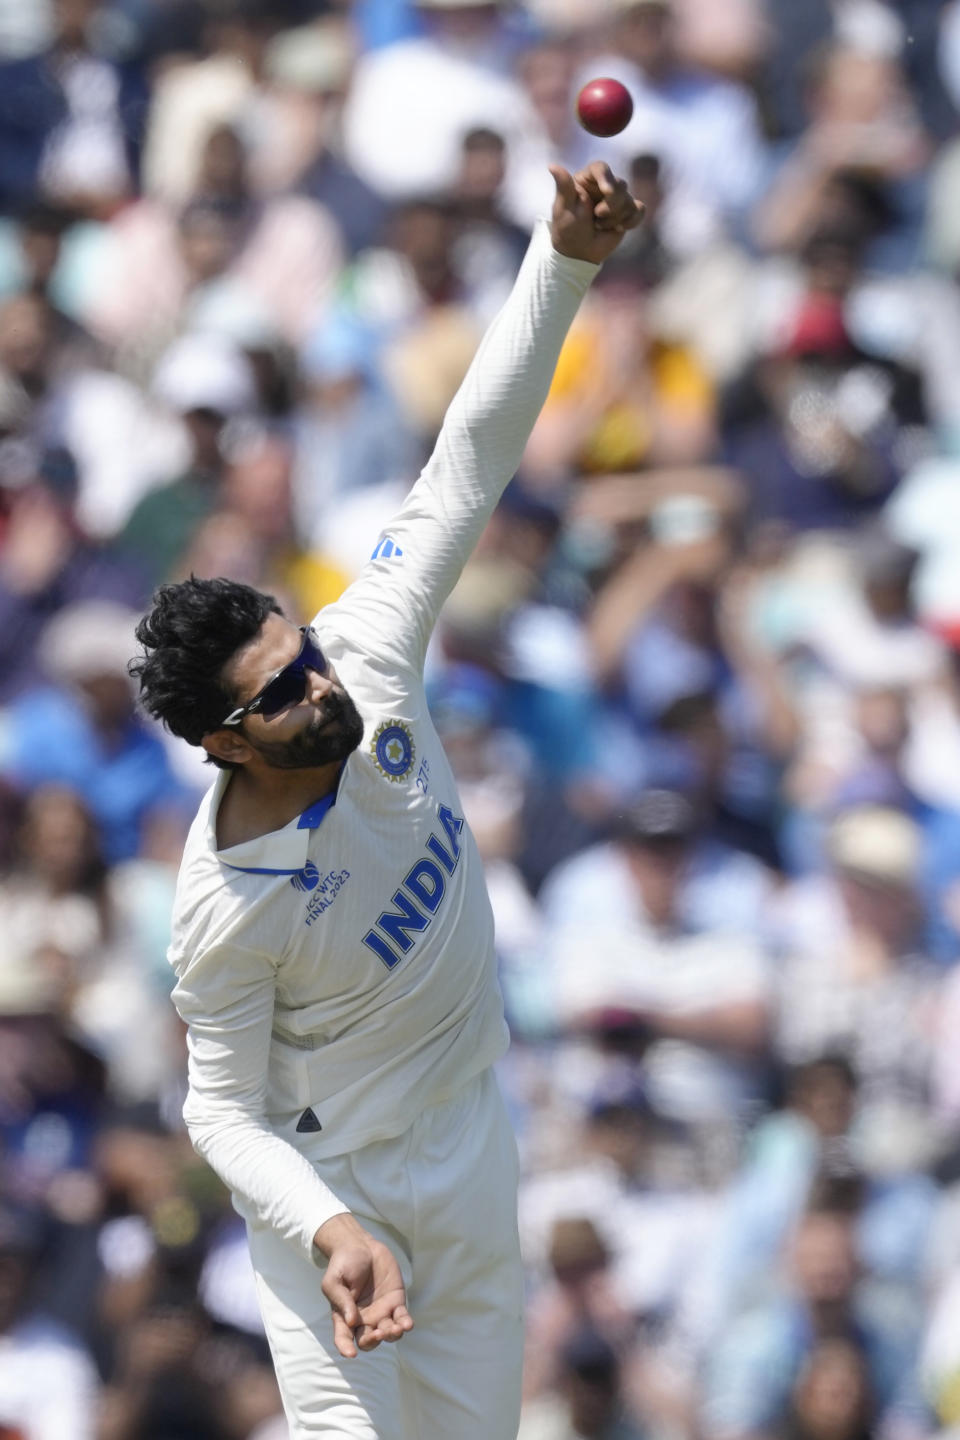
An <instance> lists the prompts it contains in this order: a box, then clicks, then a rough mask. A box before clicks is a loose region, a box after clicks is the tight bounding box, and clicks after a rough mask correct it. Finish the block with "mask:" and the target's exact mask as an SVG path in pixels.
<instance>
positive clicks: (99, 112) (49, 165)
mask: <svg viewBox="0 0 960 1440" xmlns="http://www.w3.org/2000/svg"><path fill="white" fill-rule="evenodd" d="M104 8H105V7H104V0H55V3H54V5H53V17H54V33H53V36H52V40H51V43H50V45H49V47H47V48H45V49H43V50H42V51H40V53H39V54H37V55H28V56H25V57H23V58H20V59H16V60H9V61H7V62H6V64H5V65H3V66H2V68H0V94H2V96H3V100H2V102H0V103H2V109H0V175H2V182H0V206H2V208H3V209H4V211H5V212H6V213H10V212H11V211H13V210H17V209H19V208H20V207H22V206H24V205H25V204H26V205H28V204H30V203H31V202H32V201H34V200H36V199H37V198H40V197H43V198H46V199H48V200H52V201H55V202H57V203H60V204H71V205H76V206H77V207H78V208H80V209H82V210H84V211H86V212H87V213H90V214H94V215H106V214H109V213H110V211H111V210H112V209H114V208H115V207H116V206H117V204H118V203H120V202H121V201H123V200H125V199H126V198H127V197H128V196H129V195H130V193H131V192H132V191H133V189H134V185H135V179H136V175H137V169H138V164H139V151H140V146H141V143H142V139H143V128H144V121H145V114H146V107H147V101H148V94H147V90H146V85H145V82H144V76H143V74H142V72H141V71H140V70H139V68H138V67H136V66H135V65H130V64H118V63H117V62H116V61H114V60H113V59H111V58H110V57H109V56H108V55H104V54H102V53H100V51H99V48H98V46H97V43H96V38H95V33H96V26H95V21H96V19H97V18H98V15H101V16H102V12H103V10H104Z"/></svg>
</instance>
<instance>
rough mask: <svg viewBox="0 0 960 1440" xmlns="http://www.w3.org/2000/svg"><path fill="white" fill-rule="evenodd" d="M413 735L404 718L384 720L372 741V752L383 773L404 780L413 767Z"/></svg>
mask: <svg viewBox="0 0 960 1440" xmlns="http://www.w3.org/2000/svg"><path fill="white" fill-rule="evenodd" d="M415 753H416V752H415V751H414V748H413V736H412V735H411V733H410V729H409V727H408V726H406V725H404V723H403V721H402V720H384V721H383V723H382V724H381V725H378V726H377V731H376V734H375V735H374V737H373V739H372V740H371V741H370V754H371V755H372V756H373V759H374V764H375V765H376V767H377V769H378V770H379V771H380V774H381V775H386V777H387V779H388V780H402V779H403V778H404V776H406V775H409V774H410V771H411V770H412V769H413V757H414V754H415Z"/></svg>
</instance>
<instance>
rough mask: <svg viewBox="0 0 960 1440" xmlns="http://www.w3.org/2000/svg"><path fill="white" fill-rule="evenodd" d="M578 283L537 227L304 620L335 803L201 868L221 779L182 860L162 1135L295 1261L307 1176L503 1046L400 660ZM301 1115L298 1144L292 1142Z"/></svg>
mask: <svg viewBox="0 0 960 1440" xmlns="http://www.w3.org/2000/svg"><path fill="white" fill-rule="evenodd" d="M596 269H597V267H596V266H594V265H590V264H588V263H586V262H585V261H580V260H571V259H569V258H567V257H565V256H562V255H560V254H559V253H558V252H557V251H555V250H554V249H553V246H552V244H551V241H550V232H549V229H548V227H547V226H546V225H545V224H543V223H542V222H541V223H540V224H539V225H538V227H537V230H536V232H535V234H534V238H533V240H532V242H531V245H530V249H529V251H528V253H527V257H526V259H525V261H524V264H523V267H522V269H521V271H520V274H519V276H518V278H517V282H516V285H515V287H514V290H513V292H512V294H511V296H510V298H509V300H508V301H507V304H506V305H505V306H504V308H503V310H502V311H501V313H500V314H499V316H498V317H497V318H496V319H495V320H494V322H493V324H492V325H491V326H490V329H489V330H488V332H487V334H486V335H485V337H484V339H483V340H482V341H481V344H480V346H479V349H478V351H477V354H476V357H475V358H474V361H473V364H472V365H471V367H470V370H469V371H468V373H467V376H466V378H465V380H464V382H463V385H462V386H461V389H460V391H459V393H458V394H457V396H456V398H455V399H454V401H453V403H452V404H451V406H450V410H449V412H448V414H447V417H446V420H445V422H444V426H443V430H442V431H441V434H440V437H439V439H438V441H437V445H436V449H435V450H434V453H433V455H432V456H431V458H430V460H429V461H428V462H427V465H426V466H425V468H424V470H423V472H422V473H421V475H420V478H419V479H418V481H417V483H416V484H415V485H414V486H413V488H412V490H411V491H410V493H409V495H408V496H407V498H406V500H405V501H404V503H403V505H402V506H401V508H400V510H399V512H398V514H397V516H396V517H395V519H394V521H393V523H392V524H391V525H390V526H389V527H388V529H387V531H386V532H384V534H383V535H382V536H381V537H380V539H379V540H378V541H377V544H376V547H375V549H374V551H373V556H372V558H371V560H370V562H369V563H368V564H367V566H366V567H365V568H364V570H363V571H362V572H361V574H360V576H359V577H358V578H357V580H356V581H355V582H354V583H353V584H352V585H351V586H350V587H349V589H348V590H347V591H346V592H345V593H344V595H343V596H342V597H341V599H340V600H339V601H337V603H336V604H334V605H330V606H328V607H327V608H326V609H324V610H322V611H321V612H320V614H319V615H318V616H317V617H316V619H315V620H314V622H313V623H314V626H315V628H316V630H317V631H318V634H319V636H320V641H321V644H322V646H323V649H324V651H325V653H326V654H327V655H328V656H329V657H330V659H331V661H332V662H333V664H334V666H335V668H336V670H337V672H338V674H339V677H340V680H341V682H342V683H343V685H344V686H345V688H346V689H347V691H348V692H349V694H350V695H351V696H352V697H353V700H354V702H355V704H356V705H357V708H358V709H359V711H360V714H361V716H362V717H363V721H364V733H363V739H362V741H361V743H360V745H359V747H358V749H357V750H356V751H355V752H354V753H353V754H352V755H351V756H350V757H349V759H348V760H347V762H346V765H345V766H344V769H343V771H342V774H341V777H340V784H339V786H338V789H337V792H336V796H335V799H334V800H333V801H332V803H331V797H325V798H324V800H322V801H320V802H319V803H318V804H317V805H314V806H312V807H310V808H309V809H308V810H306V811H305V812H304V813H303V814H302V815H301V816H300V817H299V818H298V819H295V820H293V821H291V823H290V824H289V825H287V826H285V827H284V828H283V829H282V830H277V831H273V832H271V833H270V834H267V835H262V836H259V837H258V838H257V839H256V840H252V841H250V842H247V843H245V844H243V845H237V846H233V847H231V848H230V849H227V850H219V851H218V849H217V842H216V816H217V809H218V806H219V803H220V800H221V798H222V796H223V793H224V790H225V788H226V785H227V783H228V780H229V776H228V773H226V772H221V774H220V775H219V776H218V778H217V780H216V782H215V783H214V785H213V786H212V787H211V789H210V791H209V792H208V793H207V795H206V796H205V798H204V800H203V802H202V804H201V806H200V810H199V812H198V814H197V817H196V820H195V821H194V823H193V826H192V828H191V831H190V835H189V837H188V840H187V844H186V848H185V851H184V857H183V863H182V866H181V870H180V877H179V881H178V887H177V898H176V902H175V907H174V925H173V939H172V943H171V947H170V962H171V964H172V965H173V968H174V970H175V971H176V974H177V985H176V988H175V990H174V992H173V998H174V1002H175V1004H176V1006H177V1009H178V1011H179V1013H180V1015H181V1016H182V1018H183V1019H184V1021H185V1022H186V1023H187V1025H188V1046H189V1080H190V1089H189V1095H188V1098H187V1102H186V1105H185V1107H184V1116H185V1119H186V1122H187V1126H188V1129H189V1131H190V1136H191V1139H192V1140H193V1143H194V1145H195V1147H196V1149H197V1150H198V1151H199V1153H200V1154H201V1155H203V1156H204V1158H205V1159H206V1160H207V1161H208V1163H209V1164H210V1165H211V1166H212V1167H213V1169H214V1170H215V1171H216V1172H217V1173H218V1174H219V1176H220V1177H221V1179H222V1180H223V1181H224V1183H225V1184H226V1185H228V1186H229V1188H230V1189H231V1190H232V1192H233V1196H234V1204H235V1205H236V1207H237V1209H238V1210H239V1211H240V1213H241V1214H242V1215H244V1216H246V1217H248V1218H251V1219H253V1218H256V1219H257V1220H259V1221H260V1222H261V1223H265V1224H269V1225H271V1226H272V1227H273V1228H274V1229H276V1230H278V1231H279V1232H280V1233H281V1234H283V1235H284V1236H285V1237H286V1238H288V1239H290V1240H292V1241H294V1242H296V1243H299V1244H301V1245H302V1246H303V1247H304V1249H305V1250H306V1251H307V1253H308V1254H310V1255H312V1253H313V1252H312V1241H313V1236H314V1234H315V1232H316V1230H317V1228H318V1227H319V1226H320V1225H322V1224H323V1223H324V1221H326V1220H328V1219H329V1218H330V1217H331V1216H332V1215H335V1214H338V1213H340V1212H341V1211H343V1210H344V1209H345V1208H346V1207H345V1206H344V1205H343V1204H341V1202H340V1201H339V1200H338V1199H337V1197H336V1196H335V1195H334V1194H333V1193H332V1192H331V1191H330V1189H329V1188H328V1187H327V1186H326V1185H325V1184H324V1183H323V1181H322V1179H321V1178H320V1174H319V1173H318V1170H317V1168H315V1165H314V1163H313V1162H315V1161H317V1160H318V1159H319V1160H321V1161H322V1158H323V1157H324V1156H325V1155H339V1154H343V1153H345V1152H348V1151H352V1150H355V1149H356V1148H358V1147H359V1146H361V1145H367V1144H369V1143H371V1142H372V1141H375V1140H383V1139H387V1138H389V1137H391V1136H394V1135H398V1134H401V1133H402V1132H403V1131H404V1130H406V1129H407V1127H408V1126H409V1125H410V1124H411V1122H412V1120H413V1119H414V1118H415V1117H416V1115H417V1114H418V1113H419V1112H420V1111H421V1110H422V1109H423V1108H424V1107H426V1106H428V1105H433V1104H436V1103H438V1102H439V1101H441V1100H443V1099H445V1098H446V1097H447V1096H449V1095H450V1094H452V1093H453V1092H454V1091H455V1090H456V1089H457V1088H458V1087H459V1086H461V1085H463V1084H464V1083H465V1082H466V1081H467V1080H469V1079H470V1078H471V1077H472V1076H473V1075H476V1074H477V1073H478V1072H479V1071H481V1070H483V1069H484V1068H486V1066H488V1065H490V1064H491V1063H492V1062H493V1061H494V1060H496V1059H497V1058H498V1056H500V1055H501V1054H502V1053H503V1051H504V1050H505V1048H506V1045H507V1030H506V1025H505V1022H504V1018H503V1007H502V1002H501V998H500V993H499V988H498V985H497V978H496V965H495V957H494V945H493V921H492V915H491V911H490V905H489V902H488V900H487V895H486V889H485V887H484V880H483V870H482V865H481V861H480V858H479V855H478V854H477V850H476V846H475V844H474V841H473V838H472V836H471V835H470V832H469V830H468V829H467V827H466V825H465V824H464V822H463V812H462V809H461V807H460V802H459V799H458V796H457V791H456V786H455V784H454V780H453V775H452V773H451V771H450V767H449V765H448V764H447V761H446V758H445V756H444V753H443V750H442V748H441V746H440V741H439V739H438V737H437V734H436V732H435V730H434V728H433V725H432V724H431V722H430V717H429V714H428V711H427V704H426V699H425V696H424V691H423V682H422V674H423V661H424V654H425V651H426V647H427V641H428V639H429V636H430V632H431V630H432V628H433V625H434V623H435V621H436V618H437V615H438V614H439V611H440V608H441V606H442V604H443V602H444V600H445V599H446V597H447V595H448V594H449V592H450V590H451V589H452V588H453V585H454V584H455V582H456V580H457V578H458V576H459V574H460V571H461V569H462V567H463V565H464V562H465V561H466V559H467V557H468V556H469V554H470V552H471V550H472V549H473V547H474V545H475V544H476V541H477V539H478V538H479V535H480V533H481V531H482V530H483V528H484V526H485V524H486V522H487V519H488V518H489V515H490V513H491V511H492V510H493V508H494V506H495V504H496V502H497V500H498V498H499V496H500V494H501V492H502V490H503V489H504V487H505V485H506V484H507V482H508V481H509V480H510V478H511V476H512V475H513V474H514V472H515V470H516V468H517V466H518V464H519V462H520V457H521V455H522V452H523V448H524V445H525V444H526V440H527V437H528V435H529V432H530V429H531V428H532V426H533V423H534V421H535V420H536V417H537V415H538V413H539V411H540V408H541V406H542V404H543V401H544V399H545V397H546V393H547V390H548V388H549V385H550V381H551V378H552V376H553V371H554V367H555V365H556V361H557V356H558V354H559V351H560V347H561V345H562V343H563V339H564V336H565V335H566V332H567V329H568V327H569V325H570V322H571V320H572V319H573V316H574V314H575V313H576V310H577V306H578V304H579V302H580V299H581V298H582V296H583V294H584V292H585V291H586V289H587V286H588V285H589V283H590V281H591V279H592V278H593V276H594V274H595V273H596ZM308 1107H309V1109H310V1110H311V1111H312V1112H313V1115H314V1116H315V1117H316V1121H317V1122H318V1123H319V1125H320V1126H321V1127H322V1128H321V1129H320V1130H313V1131H312V1133H311V1132H309V1131H308V1132H303V1131H302V1129H301V1131H298V1129H297V1126H298V1123H299V1124H301V1126H302V1125H303V1123H304V1122H303V1116H304V1112H305V1111H306V1109H307V1108H308ZM310 1123H311V1125H312V1124H313V1122H312V1121H311V1122H310ZM307 1149H308V1150H309V1155H310V1160H309V1161H308V1160H307V1159H306V1158H305V1155H304V1153H302V1152H303V1151H304V1150H307ZM321 1168H322V1166H321Z"/></svg>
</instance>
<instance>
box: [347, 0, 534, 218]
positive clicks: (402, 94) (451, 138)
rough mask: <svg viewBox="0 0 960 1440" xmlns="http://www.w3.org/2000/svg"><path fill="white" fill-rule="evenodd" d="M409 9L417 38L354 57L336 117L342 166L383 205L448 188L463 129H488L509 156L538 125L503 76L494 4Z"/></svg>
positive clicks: (504, 60)
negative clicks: (416, 20) (342, 110)
mask: <svg viewBox="0 0 960 1440" xmlns="http://www.w3.org/2000/svg"><path fill="white" fill-rule="evenodd" d="M417 9H418V11H419V12H420V18H421V20H422V22H423V25H424V30H425V33H424V34H423V35H421V36H418V37H416V38H413V39H409V40H401V41H399V42H398V43H397V44H395V45H388V46H385V47H384V48H382V49H379V50H374V51H371V52H369V53H368V54H367V55H365V56H362V57H361V59H360V61H359V62H358V64H357V69H356V73H355V76H354V81H353V85H352V87H351V92H350V96H349V98H348V101H347V109H346V114H345V117H344V126H345V137H346V153H347V158H348V159H349V161H350V163H351V165H352V166H353V168H354V169H355V170H356V172H357V174H358V175H359V176H360V177H361V179H362V180H365V181H366V182H367V184H368V185H370V186H371V187H372V188H373V189H374V190H376V191H377V192H378V193H379V194H381V195H382V196H383V197H384V198H385V199H388V200H398V199H407V198H410V197H411V196H414V195H422V194H425V193H429V192H436V191H438V190H442V189H444V188H445V187H448V186H450V185H451V184H452V182H453V179H454V176H455V175H456V171H457V164H458V158H459V150H460V145H461V143H462V140H463V137H464V135H465V134H466V133H467V132H468V131H469V130H474V129H477V128H478V127H481V126H483V127H486V128H488V129H492V130H496V131H498V133H500V134H502V135H503V136H504V138H505V139H506V141H507V145H508V148H512V147H513V146H514V145H516V144H517V143H518V142H519V139H520V137H521V136H522V135H523V133H524V131H525V130H528V129H531V128H535V127H536V125H537V121H536V116H535V115H534V113H533V112H532V110H531V109H530V106H529V104H528V102H527V100H526V97H525V96H524V93H523V90H522V89H521V87H520V85H519V84H518V82H517V81H516V80H515V79H514V78H513V77H512V76H511V75H510V73H509V63H508V62H509V58H510V52H509V43H508V40H507V34H506V30H505V26H504V23H503V13H504V11H505V9H506V7H505V5H504V4H503V3H502V0H483V3H480V4H472V5H463V4H462V3H458V0H418V3H417Z"/></svg>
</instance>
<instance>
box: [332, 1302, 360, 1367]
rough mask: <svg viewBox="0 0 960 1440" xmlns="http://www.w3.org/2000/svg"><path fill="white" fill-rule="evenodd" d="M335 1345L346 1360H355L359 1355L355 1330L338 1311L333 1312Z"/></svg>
mask: <svg viewBox="0 0 960 1440" xmlns="http://www.w3.org/2000/svg"><path fill="white" fill-rule="evenodd" d="M333 1343H334V1345H336V1347H337V1349H338V1350H339V1352H340V1354H341V1355H342V1356H343V1358H344V1359H345V1360H353V1359H355V1358H356V1354H357V1344H356V1338H355V1336H354V1333H353V1328H352V1327H351V1326H350V1325H348V1324H347V1322H346V1320H344V1318H343V1316H342V1315H341V1314H340V1312H339V1311H338V1310H334V1312H333Z"/></svg>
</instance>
